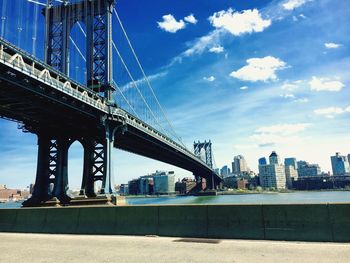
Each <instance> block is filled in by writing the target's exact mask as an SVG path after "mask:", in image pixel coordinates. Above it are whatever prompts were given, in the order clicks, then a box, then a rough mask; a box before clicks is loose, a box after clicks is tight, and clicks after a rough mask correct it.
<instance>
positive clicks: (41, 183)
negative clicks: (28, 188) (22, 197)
mask: <svg viewBox="0 0 350 263" xmlns="http://www.w3.org/2000/svg"><path fill="white" fill-rule="evenodd" d="M50 142H51V140H50V137H49V136H48V135H46V134H44V133H40V134H38V160H37V171H36V179H35V185H34V191H33V193H32V197H31V198H30V199H28V200H27V201H25V202H23V206H36V205H40V204H41V203H43V202H45V201H47V200H48V199H50V196H49V187H50V175H49V166H50V158H49V157H50Z"/></svg>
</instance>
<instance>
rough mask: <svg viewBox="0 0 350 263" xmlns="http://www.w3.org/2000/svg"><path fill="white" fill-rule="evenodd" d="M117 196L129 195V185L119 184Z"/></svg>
mask: <svg viewBox="0 0 350 263" xmlns="http://www.w3.org/2000/svg"><path fill="white" fill-rule="evenodd" d="M119 194H120V195H128V194H129V185H128V184H121V185H120V187H119Z"/></svg>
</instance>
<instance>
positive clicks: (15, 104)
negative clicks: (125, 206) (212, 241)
mask: <svg viewBox="0 0 350 263" xmlns="http://www.w3.org/2000/svg"><path fill="white" fill-rule="evenodd" d="M0 5H1V4H0ZM0 8H2V10H1V12H2V14H1V15H2V16H1V38H0V116H1V118H4V119H8V120H12V121H16V122H18V123H19V126H20V128H21V129H22V130H23V131H25V132H31V133H34V134H36V135H37V137H38V160H37V174H36V180H35V188H34V192H33V195H32V197H31V199H29V200H28V201H27V202H26V203H25V204H24V205H26V206H37V205H44V204H46V203H47V202H49V200H52V199H55V200H58V201H59V202H60V203H61V204H69V203H70V202H72V199H71V197H69V196H68V195H67V190H68V187H69V185H68V150H69V147H70V145H71V144H72V143H74V142H75V141H79V142H80V143H81V144H82V146H83V148H84V157H83V159H84V165H83V175H82V184H81V190H80V195H81V197H82V198H83V199H89V198H96V195H97V193H96V192H95V190H94V189H95V188H94V185H95V183H96V182H97V181H102V189H101V191H100V193H99V194H100V195H103V196H110V195H112V194H113V193H114V183H113V164H112V162H113V151H112V149H113V148H114V147H116V148H119V149H122V150H125V151H128V152H132V153H135V154H139V155H142V156H145V157H149V158H152V159H155V160H159V161H162V162H165V163H168V164H171V165H175V166H177V167H181V168H183V169H186V170H188V171H191V172H192V173H193V175H194V176H195V178H196V181H197V184H198V187H204V188H206V189H215V188H217V187H218V185H219V184H220V182H221V178H220V177H219V176H218V175H217V174H216V173H215V172H214V170H213V161H212V159H211V143H210V147H209V144H208V143H205V144H201V143H198V144H197V143H196V144H195V154H194V153H193V152H192V151H190V150H188V149H187V148H186V146H185V145H184V144H183V143H182V141H181V139H180V137H179V136H178V135H177V133H176V132H175V130H174V127H173V125H172V124H171V122H170V120H169V118H168V117H167V116H166V114H165V111H164V109H163V108H162V106H161V105H160V103H159V100H158V99H157V97H156V95H155V92H154V90H153V88H152V86H151V83H150V80H149V78H148V77H147V75H146V74H145V71H144V69H143V67H142V65H141V63H140V60H139V59H138V57H137V55H136V52H135V50H134V48H133V46H132V44H131V41H130V39H129V37H128V35H127V32H126V30H125V28H124V25H123V23H122V21H121V18H120V16H119V14H118V12H117V6H116V3H115V1H114V0H76V1H68V0H48V1H46V2H43V1H39V0H36V1H34V0H27V1H8V0H3V1H2V6H0ZM11 10H16V11H18V12H19V14H15V15H12V16H13V17H11V15H10V13H11V12H12V11H11ZM14 17H15V18H14ZM33 18H34V19H33ZM11 19H12V20H14V21H12V22H15V23H11ZM11 26H12V27H14V29H11ZM115 28H118V29H119V31H116V29H115ZM117 37H118V38H117ZM121 37H122V38H121ZM122 40H123V41H124V43H125V46H126V47H127V48H128V51H129V54H130V55H131V56H130V57H131V58H132V60H131V61H132V62H131V63H128V60H127V59H125V58H124V56H123V55H122V49H121V48H120V46H122V44H121V43H122ZM40 41H41V42H43V43H44V44H43V47H42V48H40V45H39V43H40ZM29 43H30V44H29ZM119 43H120V46H119ZM123 50H124V49H123ZM39 51H42V53H43V54H44V57H43V58H40V55H39V54H40V52H39ZM129 60H130V59H129ZM130 65H131V66H130ZM136 71H137V72H138V74H135V72H136ZM123 77H124V78H123ZM125 77H126V78H125ZM202 148H203V149H205V151H206V161H203V160H202V159H200V158H199V155H200V151H201V149H202Z"/></svg>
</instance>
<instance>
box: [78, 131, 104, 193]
mask: <svg viewBox="0 0 350 263" xmlns="http://www.w3.org/2000/svg"><path fill="white" fill-rule="evenodd" d="M83 147H84V168H83V180H82V183H81V190H80V195H81V196H87V197H96V193H95V187H94V165H95V154H94V153H95V148H96V147H95V141H94V139H93V138H85V139H84V143H83ZM97 158H99V157H96V159H97Z"/></svg>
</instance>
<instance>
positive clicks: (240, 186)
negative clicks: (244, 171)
mask: <svg viewBox="0 0 350 263" xmlns="http://www.w3.org/2000/svg"><path fill="white" fill-rule="evenodd" d="M247 185H248V180H247V179H243V178H241V179H238V180H237V188H238V189H247Z"/></svg>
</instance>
